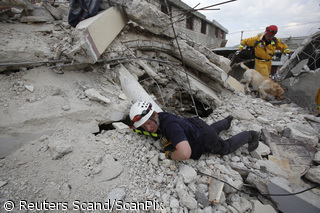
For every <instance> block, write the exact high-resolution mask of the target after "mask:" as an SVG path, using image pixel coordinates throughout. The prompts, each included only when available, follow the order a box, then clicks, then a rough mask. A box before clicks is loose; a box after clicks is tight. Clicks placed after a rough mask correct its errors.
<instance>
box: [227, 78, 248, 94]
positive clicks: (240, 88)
mask: <svg viewBox="0 0 320 213" xmlns="http://www.w3.org/2000/svg"><path fill="white" fill-rule="evenodd" d="M226 82H227V83H228V84H229V85H230V86H231V87H232V88H234V89H235V90H236V91H240V92H243V93H244V85H243V84H241V83H240V82H239V81H237V80H236V79H235V78H233V77H232V76H229V77H228V78H227V80H226Z"/></svg>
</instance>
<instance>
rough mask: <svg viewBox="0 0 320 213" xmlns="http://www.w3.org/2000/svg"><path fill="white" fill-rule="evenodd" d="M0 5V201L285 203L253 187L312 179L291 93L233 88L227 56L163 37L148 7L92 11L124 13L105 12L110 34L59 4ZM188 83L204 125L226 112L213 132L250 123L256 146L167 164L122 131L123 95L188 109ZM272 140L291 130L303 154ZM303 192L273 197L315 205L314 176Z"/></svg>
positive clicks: (304, 115) (180, 206)
mask: <svg viewBox="0 0 320 213" xmlns="http://www.w3.org/2000/svg"><path fill="white" fill-rule="evenodd" d="M5 2H6V3H7V4H6V5H5V6H9V8H8V9H7V10H10V12H12V11H17V10H19V11H20V14H19V13H18V12H15V15H14V16H7V14H8V13H9V12H6V11H4V12H1V13H0V17H1V15H2V16H3V19H4V20H6V21H7V22H6V21H3V22H1V23H0V25H1V28H2V31H1V36H0V44H1V49H0V56H1V61H0V84H1V85H2V87H1V89H0V97H1V98H0V105H1V108H2V109H3V110H2V111H1V112H0V118H1V124H0V133H1V134H0V158H1V159H0V167H1V173H0V190H1V193H0V206H1V208H3V206H4V202H6V201H7V200H12V201H14V202H15V203H16V204H18V203H19V201H21V200H24V201H26V202H28V203H30V204H32V203H36V202H38V203H41V202H43V201H44V200H45V201H48V202H52V203H57V202H64V204H65V206H56V209H55V210H60V211H61V210H66V209H68V210H75V209H77V207H79V205H78V204H79V202H81V203H82V204H83V205H82V206H81V207H83V209H81V210H80V211H89V210H97V209H92V208H93V207H92V206H90V202H91V204H92V202H102V203H108V202H109V201H110V200H124V201H125V202H131V203H130V204H132V203H133V202H146V201H154V202H155V203H153V205H154V206H156V207H157V208H156V209H155V210H154V212H177V213H178V212H278V211H279V210H280V211H283V210H285V209H287V208H288V207H287V206H286V205H287V204H286V203H285V201H284V200H281V199H278V198H275V197H274V196H265V195H267V194H272V193H274V191H272V190H275V191H276V192H278V191H281V190H282V189H280V186H281V187H285V189H286V191H288V192H290V193H293V192H297V191H300V190H301V191H302V190H303V189H307V188H312V187H314V186H316V185H317V184H320V180H319V171H320V166H319V162H320V154H319V153H320V152H319V148H320V144H319V138H320V135H319V131H318V130H317V129H315V126H313V125H311V124H310V122H309V121H310V119H311V120H314V122H317V118H315V117H314V116H312V113H310V111H309V110H308V109H306V108H304V107H301V106H298V105H296V104H293V103H288V104H282V105H273V104H271V103H269V102H267V101H265V100H262V99H258V98H254V97H252V96H251V95H245V94H244V93H243V92H241V91H242V89H241V85H239V84H238V82H237V81H236V80H235V79H230V76H228V72H229V71H230V66H229V63H230V61H229V60H228V59H226V58H224V57H221V56H218V55H216V54H214V53H213V52H211V51H210V50H208V49H207V48H206V47H203V46H201V45H199V44H195V43H194V42H193V41H190V40H185V39H182V38H177V39H175V38H174V35H173V32H172V28H170V27H168V26H170V19H169V17H168V16H166V15H164V14H163V13H161V12H160V11H159V10H158V9H157V8H155V7H154V6H153V5H151V4H149V3H147V2H146V1H137V0H133V1H108V5H107V6H106V8H104V9H106V10H104V11H101V14H104V13H108V11H109V12H110V11H113V12H115V11H122V12H120V14H119V13H118V12H115V13H112V14H111V18H112V17H113V16H115V17H118V18H121V20H122V21H120V22H121V23H118V22H114V23H116V24H115V25H117V26H113V27H115V28H116V30H115V31H112V30H110V29H111V28H103V27H102V26H101V23H104V17H103V16H98V17H92V18H91V19H90V20H85V21H84V22H90V24H88V25H87V24H85V25H83V22H82V23H80V24H79V26H86V27H84V28H82V29H79V28H78V27H77V28H70V26H68V24H67V14H68V7H67V5H64V4H58V5H55V7H54V10H53V9H52V8H50V9H49V7H50V6H49V4H46V3H44V4H43V5H32V6H30V4H29V3H28V2H29V1H25V2H24V1H5ZM21 2H24V3H25V4H23V3H22V4H21ZM103 3H104V5H105V4H106V2H104V1H103ZM21 5H22V6H21ZM52 7H53V6H52ZM22 8H26V9H27V10H28V11H29V10H30V11H36V10H38V9H39V10H41V11H46V12H45V13H49V14H51V17H52V18H50V19H47V18H44V16H43V15H42V14H44V13H41V15H37V14H40V13H37V12H34V13H28V14H31V15H29V16H31V17H29V18H30V19H29V20H28V21H27V22H28V23H25V22H24V21H23V19H22V17H25V16H24V15H23V12H22V11H21V9H22ZM23 10H24V9H23ZM30 11H29V12H30ZM53 11H56V13H55V15H52V14H53V13H54V12H53ZM59 13H61V14H62V16H61V15H59ZM34 16H36V17H37V18H35V17H34ZM106 17H108V16H106ZM40 18H41V19H42V21H40ZM111 18H110V17H108V18H107V19H109V21H110V19H111ZM3 19H1V20H3ZM38 19H39V20H38ZM123 20H126V21H125V24H123ZM106 21H107V20H106ZM30 22H37V23H38V22H41V24H32V23H30ZM90 26H94V27H93V28H91V30H92V29H95V30H92V31H91V30H90ZM100 26H101V28H99V27H100ZM80 28H81V27H80ZM97 29H99V30H100V31H99V30H98V31H96V30H97ZM112 29H113V28H112ZM22 32H27V35H26V33H22ZM88 32H89V33H90V36H89V37H91V38H93V39H92V40H90V41H89V43H88V38H89V37H88V35H89V34H88ZM102 32H103V33H106V35H103V36H101V35H100V33H102ZM109 33H110V34H109ZM94 38H95V39H94ZM110 38H112V39H111V40H110ZM108 39H109V41H108ZM177 42H178V43H179V47H178V45H177ZM88 44H90V45H91V46H90V45H88ZM92 44H94V45H95V46H96V48H97V49H96V51H92V50H93V49H90V48H92V47H93V46H92ZM102 46H104V47H102ZM98 47H99V48H100V47H101V49H99V50H98ZM179 48H180V50H181V51H182V53H183V54H182V55H181V54H180V53H179ZM21 50H23V51H22V52H21ZM293 57H294V56H293ZM292 60H294V59H292ZM41 61H42V62H43V63H39V62H41ZM19 62H23V63H19ZM27 62H29V63H27ZM35 62H37V63H35ZM315 73H316V72H315ZM297 76H299V75H297ZM318 82H319V81H318ZM190 92H191V93H192V95H193V97H194V99H195V104H196V109H197V112H198V114H199V116H200V117H201V118H202V119H203V120H204V121H205V122H207V123H212V122H213V121H217V120H220V119H222V118H225V117H226V116H228V115H229V114H232V115H233V116H234V120H233V122H232V126H231V128H230V129H229V130H228V131H224V132H222V133H221V137H223V138H228V137H230V136H231V135H235V134H237V133H239V132H241V131H244V130H256V131H261V130H262V132H261V133H262V135H261V137H260V139H259V147H258V149H257V150H255V151H254V152H252V153H249V152H248V149H247V145H244V146H243V147H241V148H239V149H238V150H236V151H235V152H234V153H231V154H229V155H225V156H219V155H213V154H205V155H203V156H202V157H201V158H200V159H199V160H197V161H194V160H187V161H184V162H176V161H172V160H168V159H166V158H165V154H164V153H163V152H162V150H161V147H160V145H159V142H158V139H156V138H153V137H150V136H146V135H141V134H136V133H134V132H132V131H131V130H130V129H129V126H130V122H128V111H129V109H130V106H131V104H132V103H133V102H135V101H137V100H139V99H142V98H143V99H145V100H148V101H151V102H152V103H153V105H154V107H155V108H156V110H157V111H162V110H163V111H168V112H173V113H176V114H179V115H181V116H195V112H196V111H195V107H194V106H193V102H192V99H191V98H190ZM279 141H281V142H285V143H287V141H291V142H292V141H295V143H293V144H291V147H290V148H292V150H294V149H298V150H301V149H302V148H301V147H307V148H305V149H304V151H305V152H303V153H308V158H306V156H302V155H299V153H296V152H291V155H288V154H286V149H285V148H283V146H284V145H283V144H279V143H278V142H279ZM297 144H298V145H299V146H298V145H297ZM306 150H307V151H306ZM289 151H290V150H289ZM297 152H299V151H297ZM298 157H299V159H303V160H304V161H301V162H303V165H299V163H298V164H297V162H299V161H297V158H298ZM300 157H301V158H300ZM301 164H302V163H301ZM299 166H300V167H299ZM301 167H303V168H304V170H303V172H301V173H299V175H298V176H295V177H293V176H294V175H293V174H296V173H294V172H296V171H297V168H301ZM283 181H285V184H281V183H284V182H283ZM270 184H271V185H272V184H273V185H272V187H270ZM291 186H292V187H291ZM271 188H272V190H271ZM297 189H298V190H297ZM257 193H261V194H263V195H264V196H259V195H257ZM307 193H308V194H307V195H305V194H304V193H302V194H301V196H300V195H299V196H298V195H292V196H290V197H285V199H286V200H290V198H291V197H293V198H294V199H302V200H303V202H304V203H305V205H306V208H305V210H306V211H307V209H308V207H310V209H311V208H312V209H316V210H319V209H320V208H319V206H318V205H317V204H315V203H316V202H317V201H319V198H320V191H319V187H318V188H313V189H310V190H308V192H307ZM252 195H255V196H252ZM304 196H305V197H307V198H308V199H305V197H304ZM301 197H302V198H301ZM130 204H129V205H130ZM64 207H66V209H63V208H64ZM90 208H91V209H90ZM103 208H107V206H106V205H105V206H103ZM77 210H79V209H77ZM100 210H101V209H100ZM102 210H104V211H106V210H107V209H102ZM108 210H110V209H108ZM98 211H99V210H98ZM26 212H27V211H26ZM284 212H285V211H284ZM290 212H291V211H290Z"/></svg>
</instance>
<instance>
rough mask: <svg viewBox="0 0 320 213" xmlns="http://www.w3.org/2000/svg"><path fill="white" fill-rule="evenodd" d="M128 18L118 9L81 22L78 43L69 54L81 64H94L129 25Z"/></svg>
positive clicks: (77, 31)
mask: <svg viewBox="0 0 320 213" xmlns="http://www.w3.org/2000/svg"><path fill="white" fill-rule="evenodd" d="M127 21H128V20H127V17H126V16H125V15H124V13H123V11H122V10H121V9H120V8H117V7H111V8H109V9H107V10H105V11H102V12H101V13H99V14H98V15H96V16H93V17H90V18H88V19H85V20H83V21H81V22H80V23H79V24H78V25H77V27H76V32H75V33H76V38H77V39H78V42H77V44H76V45H74V46H73V47H72V49H71V50H69V51H68V52H67V55H68V57H70V58H73V59H75V60H76V61H78V62H80V63H90V64H94V63H95V62H96V61H97V60H98V59H99V57H100V56H101V54H102V53H103V52H104V51H105V50H106V48H107V47H108V46H109V45H110V43H111V42H112V41H113V40H114V39H115V37H116V36H117V35H118V34H119V33H120V31H121V30H122V29H123V27H124V26H125V25H126V24H127Z"/></svg>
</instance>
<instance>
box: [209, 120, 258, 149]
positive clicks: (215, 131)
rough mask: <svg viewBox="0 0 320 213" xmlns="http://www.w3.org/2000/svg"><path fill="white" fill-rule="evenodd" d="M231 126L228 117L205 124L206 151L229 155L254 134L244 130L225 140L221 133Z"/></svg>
mask: <svg viewBox="0 0 320 213" xmlns="http://www.w3.org/2000/svg"><path fill="white" fill-rule="evenodd" d="M204 123H205V122H204ZM229 127H230V125H229V122H228V120H227V119H223V120H220V121H218V122H215V123H213V124H211V125H207V124H206V125H203V128H204V132H205V133H204V137H203V140H204V152H205V153H206V152H207V153H213V154H221V155H227V154H229V153H231V152H233V151H235V150H236V149H238V148H239V147H241V146H242V145H244V144H246V143H248V142H249V141H250V140H251V139H252V134H251V133H250V132H249V131H243V132H240V133H238V134H236V135H234V136H232V137H230V138H229V139H227V140H223V139H222V138H221V137H220V136H219V133H220V132H222V131H223V130H227V129H229Z"/></svg>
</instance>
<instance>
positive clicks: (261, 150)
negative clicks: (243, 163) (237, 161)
mask: <svg viewBox="0 0 320 213" xmlns="http://www.w3.org/2000/svg"><path fill="white" fill-rule="evenodd" d="M270 152H271V151H270V148H269V147H268V146H267V145H265V144H264V143H261V142H259V145H258V148H257V149H255V150H253V151H252V152H250V155H251V156H252V157H254V158H257V159H260V160H262V159H263V158H262V156H266V155H268V154H270Z"/></svg>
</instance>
